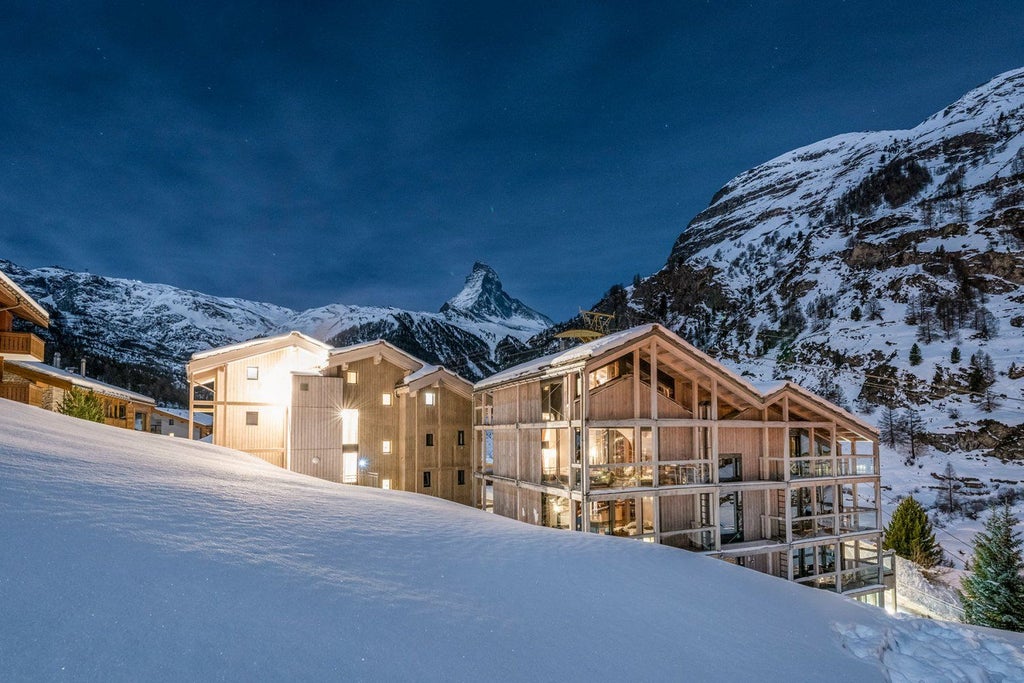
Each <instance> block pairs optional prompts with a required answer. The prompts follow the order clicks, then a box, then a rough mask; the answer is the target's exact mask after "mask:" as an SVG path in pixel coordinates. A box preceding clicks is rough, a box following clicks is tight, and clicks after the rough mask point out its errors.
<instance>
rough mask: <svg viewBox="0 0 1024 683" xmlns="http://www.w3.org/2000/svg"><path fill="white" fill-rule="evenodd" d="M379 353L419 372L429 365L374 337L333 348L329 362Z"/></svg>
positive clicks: (393, 361)
mask: <svg viewBox="0 0 1024 683" xmlns="http://www.w3.org/2000/svg"><path fill="white" fill-rule="evenodd" d="M378 354H380V355H383V356H387V358H388V360H389V361H390V362H392V363H393V364H395V365H397V366H399V367H401V368H403V369H404V370H407V371H410V372H417V371H419V370H420V369H422V368H424V367H426V366H427V365H428V363H427V362H426V361H422V360H420V359H419V358H417V357H416V356H414V355H412V354H411V353H409V352H408V351H403V350H402V349H400V348H398V347H397V346H395V345H394V344H392V343H391V342H389V341H387V340H384V339H374V340H372V341H367V342H360V343H359V344H351V345H349V346H342V347H339V348H334V349H331V351H330V353H329V363H330V364H331V365H337V364H339V363H341V362H345V361H347V360H353V361H355V360H362V359H364V358H370V357H373V356H375V355H378Z"/></svg>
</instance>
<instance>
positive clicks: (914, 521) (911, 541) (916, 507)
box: [882, 496, 942, 569]
mask: <svg viewBox="0 0 1024 683" xmlns="http://www.w3.org/2000/svg"><path fill="white" fill-rule="evenodd" d="M882 547H883V548H885V549H886V550H894V551H896V554H897V555H899V556H900V557H904V558H906V559H908V560H911V561H912V562H916V563H917V564H919V565H921V566H922V567H924V568H925V569H929V568H931V567H934V566H935V565H937V564H938V563H939V561H940V560H942V546H940V545H939V544H938V542H937V541H936V540H935V531H934V530H933V529H932V523H931V521H929V519H928V515H927V514H925V511H924V508H922V507H921V504H920V503H918V502H917V501H916V500H914V497H913V496H908V497H906V498H904V499H903V500H901V501H900V504H899V505H898V506H897V507H896V510H895V511H894V512H893V513H892V519H891V520H889V526H888V527H886V529H885V540H884V542H883V543H882Z"/></svg>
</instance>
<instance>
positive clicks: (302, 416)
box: [188, 332, 472, 505]
mask: <svg viewBox="0 0 1024 683" xmlns="http://www.w3.org/2000/svg"><path fill="white" fill-rule="evenodd" d="M188 377H189V383H190V393H191V395H192V397H193V398H192V401H191V405H190V408H189V410H190V415H195V414H196V413H210V414H212V415H213V442H214V443H215V444H218V445H221V446H226V447H228V448H235V449H238V450H242V451H246V452H248V453H252V454H254V455H257V456H259V457H261V458H263V459H264V460H267V461H268V462H271V463H274V464H276V465H278V466H280V467H284V468H286V469H290V470H292V471H295V472H301V473H303V474H309V475H312V476H316V477H320V478H322V479H328V480H330V481H336V482H341V483H346V484H360V485H364V486H376V487H380V488H392V489H400V490H403V491H412V492H416V493H424V494H428V495H434V496H437V497H440V498H446V499H448V500H454V501H457V502H461V503H465V504H467V505H468V504H471V502H472V482H471V480H470V470H471V464H472V457H471V451H472V446H471V444H470V434H471V431H472V411H471V401H472V384H470V383H469V382H468V381H466V380H465V379H462V378H461V377H459V376H458V375H456V374H454V373H452V372H450V371H449V370H446V369H445V368H442V367H438V366H433V365H429V364H427V363H424V362H423V361H421V360H419V359H417V358H415V357H414V356H412V355H410V354H408V353H406V352H404V351H402V350H401V349H398V348H397V347H395V346H393V345H391V344H389V343H387V342H385V341H374V342H368V343H365V344H356V345H354V346H349V347H345V348H339V349H332V348H331V347H329V346H327V345H326V344H323V343H321V342H319V341H317V340H315V339H312V338H311V337H307V336H305V335H303V334H300V333H298V332H291V333H290V334H286V335H281V336H278V337H272V338H269V339H258V340H254V341H251V342H245V343H243V344H236V345H233V346H227V347H223V348H220V349H212V350H210V351H205V352H202V353H197V354H194V355H193V356H192V360H191V361H190V362H189V364H188ZM203 389H205V390H207V391H208V392H209V393H210V397H209V398H204V399H196V398H195V394H196V391H197V390H200V391H201V390H203Z"/></svg>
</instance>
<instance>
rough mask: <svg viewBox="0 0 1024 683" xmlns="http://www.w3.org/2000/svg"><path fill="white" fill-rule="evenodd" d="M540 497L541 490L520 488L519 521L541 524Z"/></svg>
mask: <svg viewBox="0 0 1024 683" xmlns="http://www.w3.org/2000/svg"><path fill="white" fill-rule="evenodd" d="M540 497H541V494H540V491H530V490H528V489H519V521H521V522H526V523H527V524H540V522H541V505H540Z"/></svg>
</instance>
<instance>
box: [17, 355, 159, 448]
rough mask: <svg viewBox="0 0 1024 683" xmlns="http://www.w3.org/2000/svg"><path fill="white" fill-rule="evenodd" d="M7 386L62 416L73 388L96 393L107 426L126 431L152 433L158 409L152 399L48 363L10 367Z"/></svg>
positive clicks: (21, 362)
mask: <svg viewBox="0 0 1024 683" xmlns="http://www.w3.org/2000/svg"><path fill="white" fill-rule="evenodd" d="M4 382H5V383H9V384H10V385H11V386H14V387H21V388H22V391H23V394H24V395H25V396H28V397H29V400H28V401H27V403H29V404H30V405H34V406H36V407H37V408H43V409H44V410H50V411H53V412H59V410H60V405H61V402H62V401H63V400H64V394H65V393H66V392H67V391H70V390H71V388H72V387H74V388H76V389H80V390H81V391H85V392H91V393H94V394H96V395H97V396H98V397H99V398H100V400H101V401H102V403H103V416H104V420H103V421H104V423H105V424H108V425H110V426H112V427H121V428H122V429H135V430H139V431H149V419H150V414H151V413H152V412H153V409H154V407H155V406H156V401H154V400H153V399H152V398H150V397H149V396H145V395H143V394H139V393H136V392H134V391H129V390H127V389H123V388H121V387H118V386H114V385H113V384H107V383H106V382H100V381H99V380H95V379H92V378H90V377H85V376H83V375H81V374H77V373H74V372H71V371H69V370H64V369H63V368H55V367H53V366H52V365H47V364H46V363H38V362H23V361H16V362H11V363H7V364H6V369H5V370H4Z"/></svg>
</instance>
